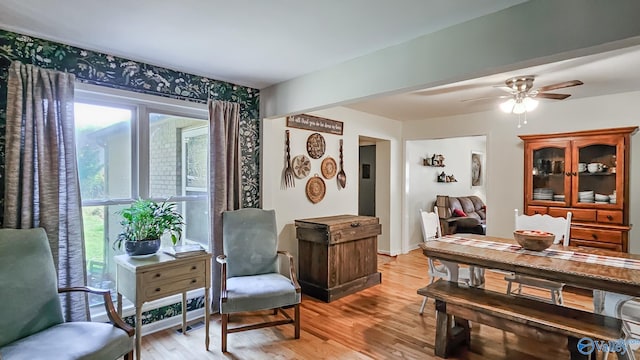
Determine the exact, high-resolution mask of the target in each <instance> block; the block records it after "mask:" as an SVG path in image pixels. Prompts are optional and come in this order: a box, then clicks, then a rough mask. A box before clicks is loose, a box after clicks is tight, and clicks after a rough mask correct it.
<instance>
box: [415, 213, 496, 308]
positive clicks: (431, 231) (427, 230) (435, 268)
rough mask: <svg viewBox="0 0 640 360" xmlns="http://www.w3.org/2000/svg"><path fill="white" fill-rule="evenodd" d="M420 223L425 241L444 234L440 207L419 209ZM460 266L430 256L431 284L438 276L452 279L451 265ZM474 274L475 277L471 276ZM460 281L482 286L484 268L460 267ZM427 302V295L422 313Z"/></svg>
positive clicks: (423, 302)
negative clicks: (426, 209) (428, 209)
mask: <svg viewBox="0 0 640 360" xmlns="http://www.w3.org/2000/svg"><path fill="white" fill-rule="evenodd" d="M419 214H420V224H421V228H422V237H423V239H424V241H425V242H427V241H432V240H435V239H437V238H439V237H440V236H442V231H441V229H440V218H439V217H438V208H437V207H434V212H428V211H424V210H422V209H420V210H419ZM453 266H458V264H455V263H451V262H448V261H438V263H436V262H435V261H434V260H433V259H431V258H429V284H433V282H434V281H435V279H436V278H442V279H446V280H449V281H450V280H451V274H450V273H449V269H448V268H450V267H453ZM472 274H473V277H472V276H471V275H472ZM458 282H460V283H463V284H465V285H469V286H481V285H482V284H483V283H484V269H477V268H474V267H469V268H461V269H458ZM426 303H427V297H426V296H425V297H424V299H423V300H422V305H421V306H420V314H422V313H423V312H424V306H425V304H426Z"/></svg>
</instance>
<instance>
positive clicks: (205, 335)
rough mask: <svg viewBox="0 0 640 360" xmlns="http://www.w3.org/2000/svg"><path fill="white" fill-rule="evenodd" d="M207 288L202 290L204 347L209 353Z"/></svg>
mask: <svg viewBox="0 0 640 360" xmlns="http://www.w3.org/2000/svg"><path fill="white" fill-rule="evenodd" d="M210 306H211V304H209V288H208V287H207V288H204V346H205V347H206V349H207V351H209V307H210Z"/></svg>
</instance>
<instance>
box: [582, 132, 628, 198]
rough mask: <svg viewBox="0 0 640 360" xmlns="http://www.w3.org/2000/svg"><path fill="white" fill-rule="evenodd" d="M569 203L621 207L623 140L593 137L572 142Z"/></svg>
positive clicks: (611, 137) (610, 137)
mask: <svg viewBox="0 0 640 360" xmlns="http://www.w3.org/2000/svg"><path fill="white" fill-rule="evenodd" d="M572 151H573V161H574V162H575V165H574V168H575V169H576V170H574V171H575V173H576V174H577V175H575V176H574V179H573V195H572V202H573V206H575V207H589V208H593V207H595V208H599V209H622V208H623V205H624V204H623V199H624V193H623V191H624V173H625V169H624V162H623V161H621V159H622V158H623V157H624V156H623V154H624V139H623V138H622V137H620V136H594V137H591V138H585V139H581V140H575V141H573V150H572Z"/></svg>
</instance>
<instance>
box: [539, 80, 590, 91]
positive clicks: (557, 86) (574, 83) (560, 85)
mask: <svg viewBox="0 0 640 360" xmlns="http://www.w3.org/2000/svg"><path fill="white" fill-rule="evenodd" d="M582 84H583V82H582V81H580V80H571V81H565V82H561V83H557V84H551V85H547V86H543V87H541V88H538V91H539V92H544V91H549V90H555V89H562V88H567V87H572V86H578V85H582Z"/></svg>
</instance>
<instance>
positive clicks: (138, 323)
mask: <svg viewBox="0 0 640 360" xmlns="http://www.w3.org/2000/svg"><path fill="white" fill-rule="evenodd" d="M141 347H142V304H138V305H136V360H140V348H141Z"/></svg>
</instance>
